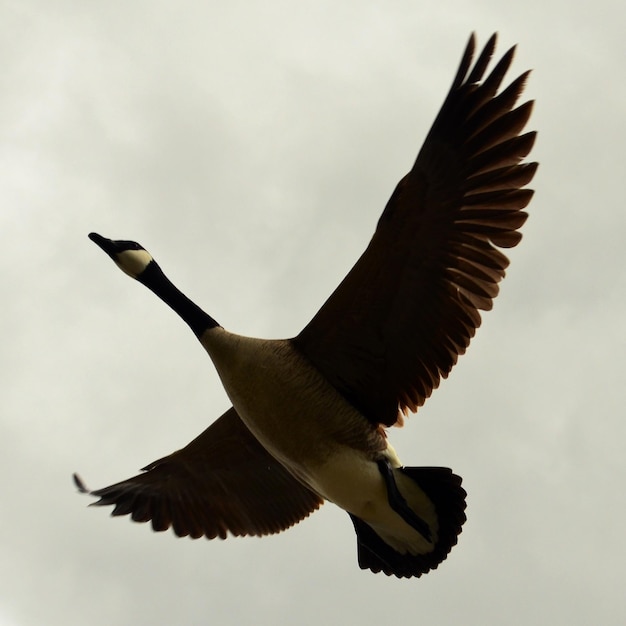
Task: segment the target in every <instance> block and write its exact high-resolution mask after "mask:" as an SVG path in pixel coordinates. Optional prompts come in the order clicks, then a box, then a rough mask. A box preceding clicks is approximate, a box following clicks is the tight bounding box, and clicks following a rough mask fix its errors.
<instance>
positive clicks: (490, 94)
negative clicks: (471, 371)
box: [74, 35, 537, 578]
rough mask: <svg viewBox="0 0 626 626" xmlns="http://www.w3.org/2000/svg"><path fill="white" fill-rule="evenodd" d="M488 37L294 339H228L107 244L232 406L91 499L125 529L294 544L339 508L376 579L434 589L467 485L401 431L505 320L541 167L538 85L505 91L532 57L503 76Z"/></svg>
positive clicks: (155, 269) (141, 256) (151, 271)
mask: <svg viewBox="0 0 626 626" xmlns="http://www.w3.org/2000/svg"><path fill="white" fill-rule="evenodd" d="M495 45H496V35H493V36H492V37H491V38H490V39H489V41H488V43H487V44H486V46H485V47H484V49H483V50H482V52H481V53H480V54H479V55H478V58H477V59H476V61H475V62H474V53H475V38H474V35H472V36H471V37H470V40H469V42H468V44H467V47H466V49H465V52H464V54H463V57H462V60H461V64H460V67H459V69H458V71H457V74H456V76H455V78H454V81H453V83H452V86H451V88H450V91H449V93H448V95H447V96H446V98H445V100H444V103H443V106H442V107H441V110H440V111H439V114H438V115H437V117H436V119H435V122H434V124H433V126H432V128H431V129H430V132H429V133H428V135H427V137H426V140H425V141H424V145H423V146H422V149H421V150H420V152H419V155H418V157H417V160H416V161H415V164H414V165H413V167H412V169H411V171H410V172H409V173H408V174H407V175H406V176H404V178H402V180H401V181H400V182H399V183H398V185H397V187H396V189H395V191H394V192H393V194H392V196H391V198H390V200H389V202H388V203H387V206H386V207H385V209H384V211H383V213H382V215H381V217H380V219H379V221H378V224H377V227H376V230H375V232H374V235H373V238H372V240H371V242H370V243H369V245H368V247H367V249H366V250H365V252H364V253H363V254H362V256H361V257H360V258H359V260H358V261H357V263H356V264H355V265H354V267H353V268H352V270H351V271H350V272H349V273H348V275H347V276H346V277H345V279H344V280H343V282H342V283H341V284H340V285H339V287H337V289H336V290H335V291H334V292H333V294H332V295H331V296H330V297H329V298H328V300H327V301H326V302H325V304H324V305H323V306H322V308H321V309H320V310H319V311H318V312H317V314H316V315H315V316H314V317H313V319H312V320H311V321H310V322H309V324H308V325H307V326H306V327H305V328H304V329H303V330H302V332H300V334H299V335H298V336H296V337H294V338H292V339H283V340H265V339H255V338H250V337H244V336H241V335H237V334H234V333H231V332H229V331H227V330H225V329H224V328H223V327H222V326H221V325H220V324H218V322H217V321H215V320H214V319H213V318H212V317H211V316H210V315H209V314H207V313H205V312H204V311H203V310H202V309H201V308H200V307H199V306H198V305H196V304H195V303H194V302H193V301H192V300H190V299H189V298H188V297H187V296H185V295H184V294H183V293H182V292H181V291H180V290H179V289H178V288H177V287H175V286H174V284H173V283H172V282H171V281H170V280H169V279H168V278H167V277H166V275H165V274H164V273H163V271H162V270H161V268H160V267H159V265H158V264H157V262H156V261H155V260H154V258H153V257H152V256H151V255H150V254H149V253H148V251H147V250H146V249H145V248H143V247H142V246H141V245H139V244H138V243H136V242H133V241H123V240H111V239H107V238H105V237H102V236H100V235H98V234H96V233H91V234H90V235H89V237H90V239H91V240H92V241H93V242H95V243H96V244H97V245H98V246H99V247H100V248H101V249H102V250H104V252H106V253H107V254H108V255H109V256H110V257H111V258H112V259H113V261H115V263H116V264H117V265H118V266H119V267H120V268H121V269H122V270H123V271H124V272H125V273H126V274H128V275H130V276H131V277H132V278H134V279H136V280H138V281H139V282H140V283H142V284H143V285H145V286H146V287H148V289H150V290H152V291H153V292H154V293H155V294H156V295H157V296H158V297H159V298H160V299H161V300H163V301H164V302H165V303H166V304H167V305H169V306H170V307H171V308H172V309H173V310H174V311H175V312H176V313H177V314H178V315H179V316H180V317H181V318H182V319H183V321H185V322H186V323H187V324H188V325H189V327H190V328H191V330H192V331H193V333H194V334H195V336H196V337H197V338H198V340H199V341H200V343H201V345H202V347H203V348H204V349H205V350H206V351H207V352H208V354H209V356H210V357H211V359H212V361H213V363H214V365H215V368H216V369H217V372H218V374H219V377H220V378H221V381H222V383H223V385H224V388H225V390H226V393H227V394H228V396H229V398H230V400H231V402H232V405H233V406H232V408H230V409H228V411H226V413H224V415H222V416H221V417H220V418H219V419H217V420H216V421H215V422H213V423H212V424H211V425H210V426H209V427H208V428H207V429H206V430H205V431H204V432H203V433H202V434H200V435H199V436H198V437H197V438H196V439H194V440H193V441H192V442H191V443H189V444H188V445H187V446H185V447H184V448H182V449H181V450H178V451H177V452H174V453H173V454H170V455H169V456H166V457H164V458H161V459H158V460H157V461H154V462H153V463H151V464H150V465H148V466H147V467H145V468H143V470H142V473H141V474H139V475H137V476H135V477H133V478H129V479H128V480H124V481H122V482H119V483H117V484H114V485H111V486H109V487H105V488H103V489H98V490H95V491H88V490H87V488H86V487H85V486H84V484H83V482H82V480H81V479H80V478H79V477H78V476H77V475H74V479H75V482H76V484H77V486H78V488H79V489H80V490H81V491H83V492H88V493H90V494H91V495H93V496H97V497H98V498H99V500H98V501H96V502H94V503H93V504H97V505H113V506H114V509H113V511H112V515H130V516H131V518H132V519H133V520H134V521H137V522H148V521H151V523H152V528H153V529H154V530H156V531H163V530H166V529H167V528H170V527H172V528H173V530H174V532H175V533H176V535H178V536H181V537H184V536H190V537H193V538H198V537H202V536H205V537H207V538H209V539H212V538H215V537H220V538H226V536H227V535H228V534H229V533H230V534H232V535H257V536H261V535H267V534H272V533H278V532H280V531H282V530H285V529H286V528H289V527H290V526H292V525H293V524H296V523H297V522H299V521H300V520H302V519H304V518H305V517H307V516H308V515H309V514H310V513H312V512H313V511H315V510H316V509H318V508H319V507H320V505H321V504H322V503H323V502H324V501H325V500H329V501H330V502H333V503H334V504H336V505H337V506H339V507H341V508H342V509H344V510H345V511H346V512H347V513H348V514H349V515H350V518H351V519H352V523H353V525H354V529H355V531H356V538H357V548H358V562H359V565H360V567H361V568H362V569H370V570H371V571H373V572H384V573H385V574H387V575H394V576H397V577H399V578H400V577H406V578H409V577H412V576H415V577H419V576H421V575H422V574H425V573H427V572H428V571H430V570H432V569H435V568H436V567H437V566H438V565H439V563H441V562H442V561H443V560H444V559H445V558H446V557H447V555H448V553H449V552H450V550H451V549H452V547H453V546H454V545H455V544H456V543H457V538H458V535H459V533H460V532H461V528H462V525H463V523H464V521H465V519H466V517H465V508H466V504H465V497H466V492H465V490H464V489H463V487H462V486H461V478H460V477H459V476H457V475H455V474H454V473H452V470H450V469H448V468H444V467H406V466H404V465H403V464H402V462H401V461H400V459H399V458H398V455H397V454H396V452H395V451H394V449H393V447H392V446H391V444H390V442H389V440H388V438H387V434H386V429H387V428H388V427H390V426H394V425H401V424H402V421H403V417H404V416H406V414H407V413H408V412H416V411H417V409H418V408H419V407H420V406H421V405H422V404H423V403H424V402H425V400H426V399H427V398H428V397H429V396H430V395H431V393H432V391H433V389H435V388H436V387H438V385H439V382H440V380H441V378H446V377H447V376H448V374H449V372H450V370H451V369H452V367H453V365H454V364H455V363H456V361H457V358H458V357H459V355H461V354H463V353H464V352H465V350H466V348H467V346H468V345H469V343H470V340H471V338H472V337H473V336H474V333H475V331H476V329H477V328H478V326H479V325H480V323H481V317H480V313H479V311H480V310H489V309H491V307H492V302H493V299H494V298H495V296H496V295H497V293H498V283H499V282H500V280H501V279H502V278H503V277H504V274H505V268H506V267H507V265H508V260H507V258H506V256H505V255H504V254H503V253H502V252H501V251H500V250H499V249H500V248H510V247H513V246H515V245H517V243H518V242H519V241H520V239H521V234H520V232H519V229H520V227H521V226H522V225H523V224H524V222H525V220H526V217H527V214H526V213H525V212H524V209H525V207H526V206H527V205H528V203H529V202H530V199H531V197H532V195H533V192H532V190H530V189H526V188H525V186H526V185H527V184H528V183H530V181H531V179H532V178H533V176H534V174H535V171H536V169H537V163H529V162H527V163H524V162H523V160H524V158H525V157H526V156H527V155H528V154H529V152H530V150H531V148H532V146H533V143H534V141H535V135H536V133H535V132H523V130H524V127H525V125H526V123H527V121H528V119H529V117H530V114H531V110H532V105H533V103H532V101H529V102H526V103H524V104H521V105H518V104H517V102H518V99H519V97H520V95H521V93H522V91H523V88H524V85H525V82H526V79H527V76H528V72H524V73H523V74H522V75H521V76H519V77H518V78H516V79H515V80H513V81H512V82H511V83H510V84H509V85H508V86H506V87H505V88H502V89H500V86H501V84H502V82H503V80H504V77H505V74H506V72H507V70H508V69H509V66H510V64H511V61H512V59H513V54H514V50H515V48H511V49H510V50H509V51H508V52H506V53H505V54H504V55H503V56H502V58H501V59H500V60H499V61H498V62H497V63H496V64H495V66H494V67H493V69H491V70H490V72H487V69H488V66H489V64H490V60H491V57H492V55H493V53H494V50H495Z"/></svg>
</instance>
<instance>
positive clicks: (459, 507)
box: [350, 467, 467, 578]
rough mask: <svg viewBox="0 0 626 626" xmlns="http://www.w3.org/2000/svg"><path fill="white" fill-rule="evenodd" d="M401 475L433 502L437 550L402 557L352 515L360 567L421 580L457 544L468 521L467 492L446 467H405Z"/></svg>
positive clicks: (457, 477) (388, 574)
mask: <svg viewBox="0 0 626 626" xmlns="http://www.w3.org/2000/svg"><path fill="white" fill-rule="evenodd" d="M400 471H401V472H403V473H404V474H406V475H407V476H408V477H409V478H411V479H412V480H413V481H414V482H415V483H417V485H418V486H419V487H420V488H421V489H422V490H423V491H424V492H425V493H426V495H427V496H428V497H429V498H430V499H431V500H432V502H433V504H434V506H435V510H436V512H437V520H438V522H439V529H438V532H437V535H438V538H437V542H436V543H435V546H434V549H433V550H431V551H430V552H427V553H424V554H418V555H413V554H400V553H399V552H396V550H394V549H393V548H391V547H390V546H389V545H388V544H386V543H385V542H384V541H383V540H382V539H381V538H380V537H379V535H377V534H376V532H375V531H374V530H373V529H372V528H371V527H370V526H368V524H366V523H365V522H364V521H363V520H362V519H360V518H358V517H355V516H354V515H350V517H351V518H352V523H353V524H354V530H355V531H356V536H357V543H358V557H359V566H360V567H361V569H371V570H372V571H373V572H381V571H382V572H384V573H385V574H387V576H391V575H392V574H393V575H394V576H397V577H398V578H403V577H404V578H411V577H412V576H416V577H419V576H421V575H422V574H426V573H427V572H429V571H430V570H431V569H436V568H437V566H438V565H439V563H441V562H442V561H443V560H445V558H446V557H447V556H448V553H449V552H450V550H451V549H452V547H453V546H454V545H456V542H457V537H458V535H459V533H460V532H461V527H462V526H463V523H464V522H465V519H466V517H465V512H464V511H465V506H466V505H465V496H466V495H467V494H466V492H465V489H463V487H461V478H460V476H456V475H455V474H453V473H452V470H450V469H448V468H446V467H403V468H401V469H400Z"/></svg>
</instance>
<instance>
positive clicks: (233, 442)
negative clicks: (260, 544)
mask: <svg viewBox="0 0 626 626" xmlns="http://www.w3.org/2000/svg"><path fill="white" fill-rule="evenodd" d="M143 471H144V472H145V473H144V474H139V475H138V476H135V477H134V478H129V479H128V480H124V481H122V482H120V483H117V484H115V485H111V486H110V487H105V488H104V489H97V490H95V491H90V492H89V493H90V494H91V495H93V496H97V497H99V498H100V500H98V501H97V502H94V504H95V505H99V506H106V505H109V504H112V505H115V508H114V509H113V511H112V513H111V515H130V516H131V518H132V519H133V520H134V521H136V522H148V521H151V522H152V528H153V529H154V530H156V531H162V530H167V529H168V528H169V527H170V526H171V527H172V528H173V530H174V532H175V533H176V534H177V535H178V536H179V537H185V536H187V535H189V536H191V537H192V538H194V539H196V538H198V537H202V536H203V535H204V536H206V537H207V538H208V539H213V538H215V537H220V538H222V539H225V538H226V536H227V533H228V532H230V533H231V534H232V535H268V534H272V533H277V532H280V531H281V530H285V529H286V528H289V527H290V526H293V525H294V524H296V523H298V522H299V521H300V520H302V519H304V518H305V517H307V516H308V515H309V514H310V513H312V512H313V511H315V510H316V509H317V508H319V506H320V505H321V504H322V502H323V501H322V499H321V498H320V497H319V496H318V495H317V494H315V493H313V492H312V491H310V490H309V489H308V488H307V487H305V486H304V485H303V484H302V483H300V482H299V481H298V480H296V479H295V478H294V477H293V476H292V475H291V474H290V473H289V472H288V471H287V470H286V469H285V468H284V467H283V466H282V465H281V464H280V463H278V461H276V460H275V459H274V458H273V457H272V456H271V455H270V454H269V453H268V452H267V451H266V450H265V448H263V446H262V445H261V444H260V443H259V442H258V441H257V440H256V439H255V437H254V436H253V435H252V434H251V433H250V431H249V430H248V428H247V427H246V426H245V425H244V423H243V422H242V421H241V419H240V418H239V416H238V415H237V412H236V411H235V409H234V408H231V409H229V410H228V411H226V413H224V415H222V416H221V417H220V418H219V419H218V420H217V421H215V422H214V423H213V424H211V426H209V428H207V429H206V430H205V431H204V432H203V433H202V434H201V435H200V436H199V437H197V438H196V439H194V440H193V441H192V442H191V443H190V444H188V445H187V446H186V447H184V448H183V449H182V450H179V451H178V452H174V453H173V454H171V455H169V456H166V457H164V458H162V459H159V460H158V461H155V462H154V463H151V464H150V465H148V466H147V467H145V468H144V470H143ZM74 478H75V481H76V484H77V485H78V487H79V489H80V490H81V491H87V489H85V487H84V486H83V484H82V482H81V481H80V479H79V478H78V477H77V476H76V475H75V476H74Z"/></svg>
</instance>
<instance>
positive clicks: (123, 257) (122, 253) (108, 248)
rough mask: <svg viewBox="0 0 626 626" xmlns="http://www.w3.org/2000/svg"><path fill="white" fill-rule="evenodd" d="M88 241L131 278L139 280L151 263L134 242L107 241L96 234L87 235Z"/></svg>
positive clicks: (150, 259)
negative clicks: (95, 245) (102, 251)
mask: <svg viewBox="0 0 626 626" xmlns="http://www.w3.org/2000/svg"><path fill="white" fill-rule="evenodd" d="M89 239H91V241H93V242H94V243H95V244H97V245H98V246H99V247H100V248H101V249H102V250H104V251H105V252H106V253H107V254H108V255H109V256H110V257H111V258H112V259H113V261H115V264H116V265H117V266H118V267H119V268H120V269H121V270H122V271H123V272H124V273H125V274H128V275H129V276H130V277H131V278H134V279H136V280H140V277H141V275H142V274H143V273H144V272H145V271H146V269H147V268H148V266H149V265H150V264H151V263H155V260H154V259H153V258H152V255H151V254H150V253H149V252H148V251H147V250H146V249H145V248H144V247H143V246H142V245H140V244H138V243H137V242H136V241H125V240H113V239H107V238H106V237H103V236H102V235H98V233H89Z"/></svg>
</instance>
